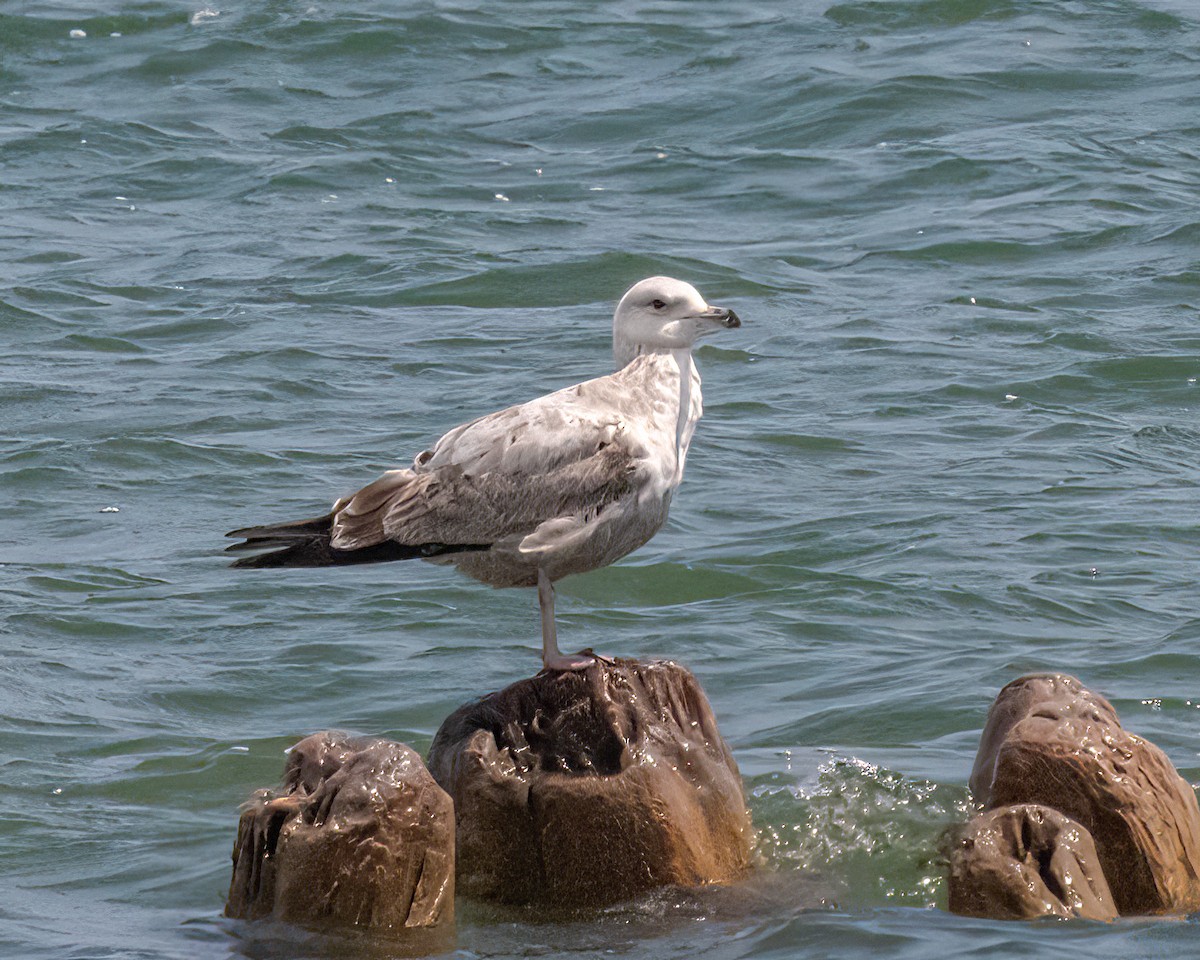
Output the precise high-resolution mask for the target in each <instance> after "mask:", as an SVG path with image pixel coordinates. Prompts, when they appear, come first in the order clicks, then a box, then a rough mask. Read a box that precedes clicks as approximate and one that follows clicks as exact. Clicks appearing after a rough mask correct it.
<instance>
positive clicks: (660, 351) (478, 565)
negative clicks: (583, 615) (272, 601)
mask: <svg viewBox="0 0 1200 960" xmlns="http://www.w3.org/2000/svg"><path fill="white" fill-rule="evenodd" d="M739 326H741V321H740V320H739V319H738V316H737V314H736V313H734V312H733V311H732V310H727V309H725V308H722V307H714V306H710V305H709V304H707V303H705V301H704V298H703V297H701V296H700V294H699V292H698V291H697V290H696V288H695V287H693V286H692V285H691V284H688V283H684V282H683V281H681V280H673V279H671V278H670V277H650V278H649V279H646V280H642V281H641V282H639V283H637V284H635V285H634V286H633V287H631V288H630V290H629V291H628V292H627V293H626V294H625V296H624V297H622V298H621V301H620V303H618V304H617V309H616V312H615V313H614V314H613V357H614V359H615V361H616V366H617V369H616V372H615V373H610V374H608V375H607V376H604V377H597V378H596V379H594V380H587V381H584V382H583V383H580V384H576V385H575V386H573V387H566V388H565V389H562V390H557V391H555V392H554V393H550V394H547V395H546V396H544V397H538V398H537V399H536V400H531V401H529V402H528V403H523V404H520V405H519V406H515V407H509V408H508V409H506V410H500V411H498V412H496V413H492V414H488V415H487V416H485V417H480V418H479V419H478V420H472V421H471V422H470V423H465V424H463V425H461V426H458V427H455V428H454V429H453V430H451V431H450V432H449V433H447V434H446V435H445V436H444V437H442V438H441V439H440V440H439V441H438V442H437V443H435V444H434V445H433V448H432V449H430V450H425V451H423V452H422V453H419V454H417V456H416V458H415V459H414V460H413V465H412V467H411V468H405V469H400V470H389V471H387V472H386V473H385V474H384V475H383V476H382V477H380V478H379V479H378V480H376V481H375V482H373V483H370V484H368V485H367V486H365V487H363V488H362V489H361V490H359V491H358V492H357V493H355V494H352V495H351V496H349V497H343V498H342V499H341V500H338V501H337V503H335V504H334V505H333V509H332V510H331V511H330V512H329V513H327V514H326V515H325V516H323V517H317V518H316V519H313V520H299V521H295V522H292V523H280V524H266V525H264V526H259V527H246V528H244V529H241V530H234V531H233V532H231V533H229V534H228V536H230V537H238V538H241V539H242V540H243V542H242V543H236V544H233V545H232V546H230V547H229V548H228V549H229V550H232V551H255V553H254V555H253V556H248V557H243V558H242V559H240V560H237V561H235V562H234V564H233V565H234V566H235V567H323V566H336V565H342V564H354V563H376V562H380V561H385V560H405V559H410V558H414V557H419V558H423V559H426V560H432V561H433V562H435V563H451V564H454V565H455V566H456V567H458V569H459V570H461V571H462V572H463V573H465V574H467V575H469V576H471V577H474V578H475V579H476V580H480V581H482V582H483V583H487V584H491V585H492V586H494V587H533V586H536V587H537V588H538V604H539V606H540V608H541V615H542V663H543V665H544V667H545V669H547V670H581V669H583V668H585V667H587V666H589V665H590V664H591V663H592V662H593V658H592V657H591V656H588V655H587V654H586V653H585V654H575V655H569V654H563V653H561V652H560V651H559V649H558V640H557V637H556V632H555V626H554V586H553V584H554V581H556V580H559V579H561V578H562V577H565V576H568V575H570V574H575V573H584V572H585V571H588V570H596V569H598V568H600V567H604V566H607V565H608V564H610V563H613V562H614V561H616V560H618V559H620V558H621V557H623V556H625V555H626V554H627V553H629V552H631V551H633V550H636V549H637V548H638V547H640V546H642V544H644V543H646V541H648V540H649V539H650V538H651V537H652V536H654V534H655V533H657V532H658V529H659V528H660V527H661V526H662V525H663V523H664V522H666V519H667V510H668V508H669V507H670V505H671V497H672V495H673V494H674V492H675V488H676V487H678V486H679V482H680V480H682V479H683V466H684V461H685V459H686V458H687V451H688V445H689V444H690V443H691V440H692V432H693V431H694V430H695V428H696V421H697V420H699V419H700V414H701V412H702V408H701V402H700V373H699V371H698V370H697V369H696V364H695V362H694V361H693V359H692V347H693V346H694V345H695V343H696V341H697V340H699V339H700V338H701V337H703V336H706V335H707V334H710V333H713V332H715V331H717V330H720V329H726V328H732V327H739Z"/></svg>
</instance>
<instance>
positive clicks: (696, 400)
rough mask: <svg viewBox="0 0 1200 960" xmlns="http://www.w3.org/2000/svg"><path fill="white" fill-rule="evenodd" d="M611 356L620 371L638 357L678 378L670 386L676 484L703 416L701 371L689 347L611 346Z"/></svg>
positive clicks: (619, 344) (628, 344)
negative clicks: (674, 400)
mask: <svg viewBox="0 0 1200 960" xmlns="http://www.w3.org/2000/svg"><path fill="white" fill-rule="evenodd" d="M613 355H614V357H615V359H616V361H617V369H618V370H623V369H624V368H625V367H627V366H629V364H631V363H633V361H634V360H636V359H637V358H638V357H646V358H647V359H648V360H651V361H652V362H655V363H656V364H661V367H660V369H661V368H663V367H665V368H666V370H668V371H670V373H671V374H674V376H675V377H676V378H677V380H676V383H675V384H672V386H671V393H672V395H673V397H674V398H675V399H676V401H677V403H678V406H677V407H676V411H675V431H674V432H675V444H674V446H675V477H674V481H675V483H679V481H680V480H681V479H682V478H683V466H684V462H685V461H686V460H687V452H688V447H689V446H690V445H691V442H692V434H693V432H695V429H696V421H697V420H699V419H700V415H701V413H703V410H704V408H703V405H702V401H701V396H700V371H699V370H697V369H696V363H695V361H694V360H693V359H692V348H691V347H678V348H676V349H665V350H664V349H657V350H656V349H653V348H650V347H646V346H644V345H641V344H634V343H626V344H621V343H614V344H613ZM664 386H665V384H664Z"/></svg>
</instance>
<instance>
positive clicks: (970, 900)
mask: <svg viewBox="0 0 1200 960" xmlns="http://www.w3.org/2000/svg"><path fill="white" fill-rule="evenodd" d="M949 860H950V885H949V886H950V904H949V906H950V911H951V912H952V913H958V914H962V915H964V916H969V917H992V918H994V919H997V920H1034V919H1037V918H1038V917H1062V918H1068V917H1078V918H1081V919H1085V920H1114V919H1116V916H1117V910H1116V907H1115V906H1114V905H1113V898H1112V893H1111V891H1110V890H1109V888H1108V881H1107V880H1105V879H1104V871H1103V870H1102V869H1101V868H1100V860H1099V857H1098V855H1097V854H1096V847H1095V845H1094V844H1093V842H1092V835H1091V834H1090V833H1088V832H1087V830H1086V829H1084V828H1083V827H1082V826H1081V825H1080V824H1078V823H1076V822H1075V821H1074V820H1072V819H1070V818H1069V817H1066V816H1064V815H1063V814H1061V813H1059V812H1058V811H1057V810H1051V809H1050V808H1049V807H1042V806H1038V805H1036V804H1019V805H1017V806H1007V807H999V808H997V809H995V810H989V811H987V812H986V813H981V814H979V815H978V816H976V817H975V818H974V819H973V820H971V821H970V822H969V823H968V824H966V826H965V827H963V828H962V829H961V830H960V831H959V832H958V834H957V836H956V837H955V838H954V841H953V844H952V846H951V849H950V851H949Z"/></svg>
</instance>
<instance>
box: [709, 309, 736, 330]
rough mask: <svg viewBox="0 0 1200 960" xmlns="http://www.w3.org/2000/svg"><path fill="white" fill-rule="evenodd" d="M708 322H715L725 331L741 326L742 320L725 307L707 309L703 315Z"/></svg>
mask: <svg viewBox="0 0 1200 960" xmlns="http://www.w3.org/2000/svg"><path fill="white" fill-rule="evenodd" d="M703 316H704V317H706V318H707V319H709V320H716V321H717V322H718V323H719V324H721V326H723V327H724V328H725V329H726V330H732V329H734V328H735V327H740V326H741V325H742V319H741V317H739V316H738V315H737V314H736V313H734V312H733V311H732V310H727V309H726V308H725V307H709V308H708V309H707V310H705V311H704V314H703Z"/></svg>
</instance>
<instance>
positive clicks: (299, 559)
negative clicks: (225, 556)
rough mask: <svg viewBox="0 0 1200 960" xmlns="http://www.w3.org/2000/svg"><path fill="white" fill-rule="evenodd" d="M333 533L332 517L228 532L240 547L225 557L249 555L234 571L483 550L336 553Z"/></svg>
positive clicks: (381, 546)
mask: <svg viewBox="0 0 1200 960" xmlns="http://www.w3.org/2000/svg"><path fill="white" fill-rule="evenodd" d="M332 532H333V514H332V513H328V514H326V515H325V516H323V517H314V518H313V519H312V520H296V521H294V522H292V523H276V524H269V525H264V526H261V527H243V528H242V529H241V530H231V531H230V532H229V533H227V534H225V536H227V537H240V538H241V539H242V542H241V543H234V544H231V545H230V546H228V547H226V548H225V550H226V552H227V553H245V552H250V551H253V555H252V556H249V557H242V558H241V559H239V560H235V561H234V562H233V566H235V567H259V568H261V567H332V566H344V565H346V564H351V563H384V562H386V561H389V560H412V559H416V558H419V557H425V558H427V557H437V556H440V555H442V554H446V553H462V552H463V551H466V550H486V549H487V548H488V546H487V544H459V543H420V544H408V543H396V542H395V541H394V540H384V541H382V542H380V543H375V544H372V545H370V546H368V547H359V548H357V549H354V550H339V549H337V548H336V547H334V546H333V545H332V544H331V543H330V537H331V535H332Z"/></svg>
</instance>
